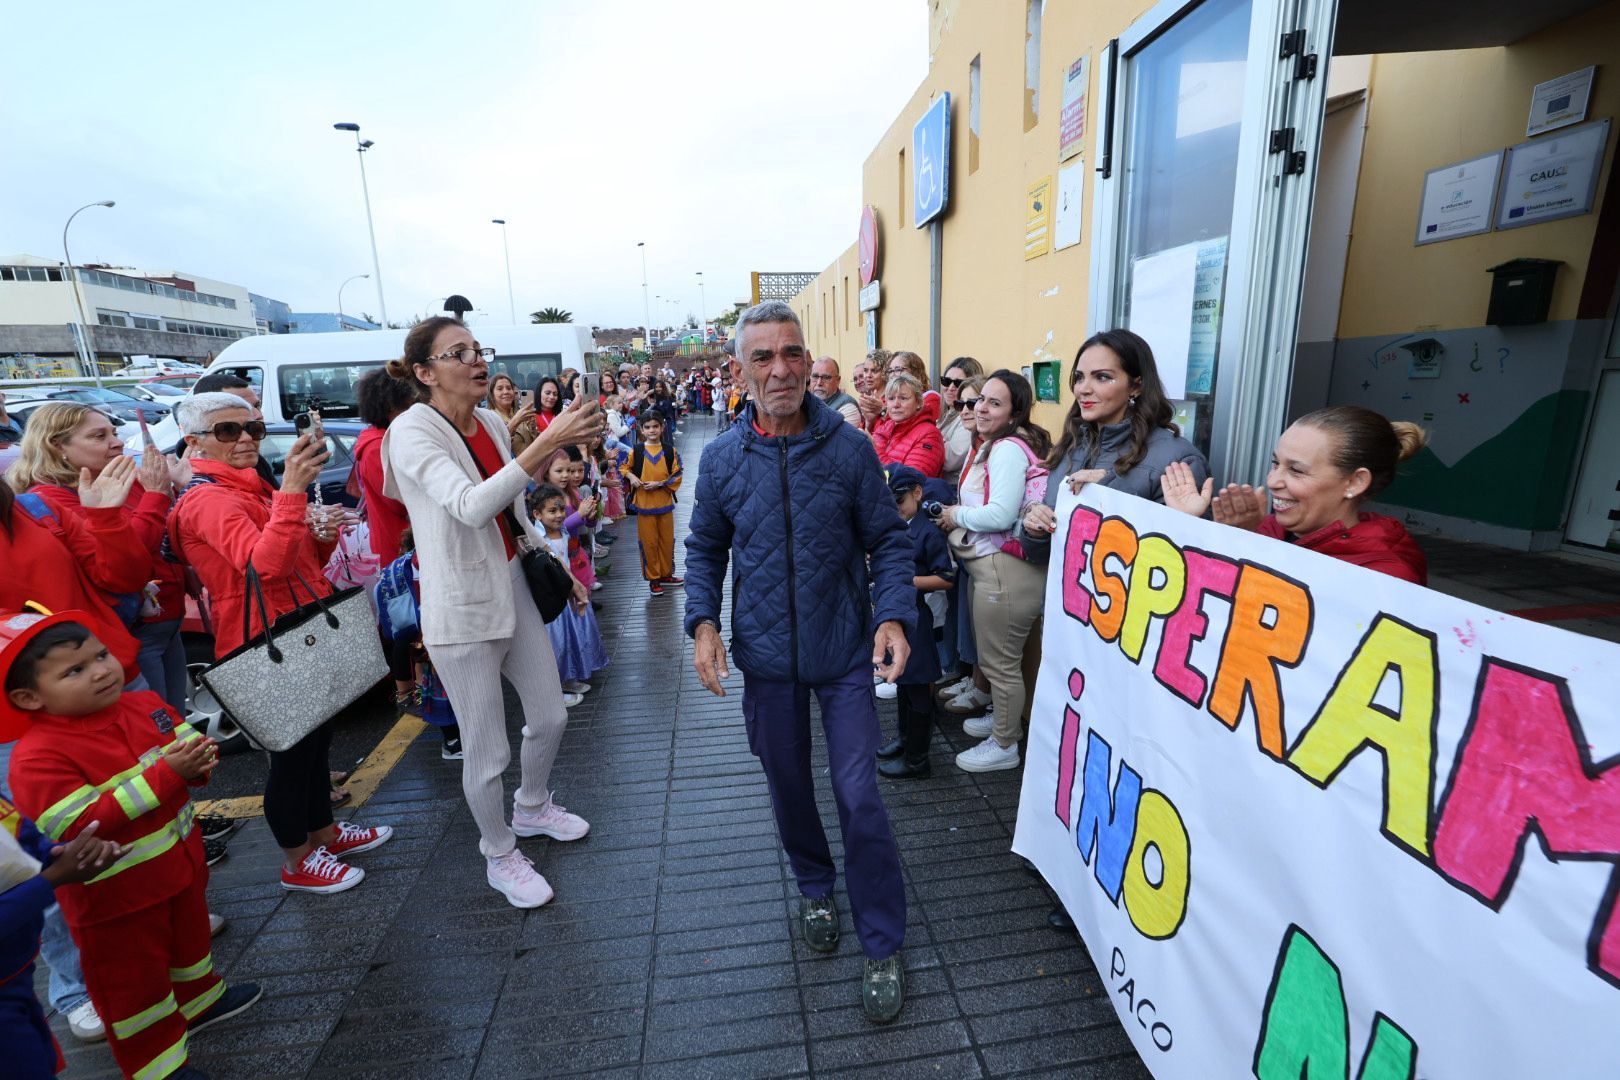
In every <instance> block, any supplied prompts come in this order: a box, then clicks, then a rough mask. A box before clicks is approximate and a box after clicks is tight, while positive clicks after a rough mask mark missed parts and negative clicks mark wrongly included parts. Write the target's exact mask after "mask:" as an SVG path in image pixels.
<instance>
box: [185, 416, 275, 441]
mask: <svg viewBox="0 0 1620 1080" xmlns="http://www.w3.org/2000/svg"><path fill="white" fill-rule="evenodd" d="M264 430H265V428H264V421H263V420H248V421H241V420H221V421H220V422H219V423H217V424H215V425H214V426H213V427H211V428H207V429H205V430H203V431H193V432H192V434H193V435H212V436H213V437H214V438H216V439H218V440H219V441H220V442H235V441H236V440H237V439H240V438H241V437H242V432H244V431H245V432H247V433H248V438H250V439H252V440H253V441H254V442H258V441H259V440H260V439H262V438H264Z"/></svg>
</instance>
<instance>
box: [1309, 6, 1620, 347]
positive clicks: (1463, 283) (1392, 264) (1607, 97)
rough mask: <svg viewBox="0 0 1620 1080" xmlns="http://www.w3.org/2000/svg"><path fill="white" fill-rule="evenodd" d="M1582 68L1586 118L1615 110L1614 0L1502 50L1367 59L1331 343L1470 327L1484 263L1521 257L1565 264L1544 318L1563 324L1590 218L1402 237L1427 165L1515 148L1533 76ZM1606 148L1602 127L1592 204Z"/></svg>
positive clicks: (1576, 289) (1617, 33)
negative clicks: (1365, 98)
mask: <svg viewBox="0 0 1620 1080" xmlns="http://www.w3.org/2000/svg"><path fill="white" fill-rule="evenodd" d="M1589 64H1598V65H1599V70H1598V73H1597V79H1596V81H1595V83H1594V84H1593V90H1594V93H1593V95H1592V102H1591V107H1590V109H1589V111H1588V114H1587V116H1588V119H1591V120H1596V119H1601V118H1603V117H1620V2H1617V3H1609V4H1605V5H1603V6H1602V7H1598V8H1595V9H1593V10H1591V11H1589V12H1587V13H1586V14H1584V15H1581V16H1578V17H1576V18H1573V19H1569V20H1567V21H1565V22H1562V23H1559V24H1557V25H1556V26H1554V27H1552V28H1551V29H1549V30H1546V31H1544V32H1542V33H1540V34H1536V35H1534V36H1532V37H1530V38H1527V39H1525V40H1524V41H1521V42H1518V43H1516V44H1514V45H1510V46H1507V47H1505V48H1491V49H1467V50H1459V51H1454V52H1431V53H1389V54H1385V55H1381V56H1379V57H1377V58H1376V60H1375V63H1374V66H1373V74H1372V87H1371V92H1370V94H1369V99H1370V109H1369V112H1368V123H1367V138H1366V144H1365V147H1364V148H1363V151H1362V158H1361V180H1360V185H1359V189H1358V191H1357V196H1356V211H1355V218H1354V226H1353V232H1352V236H1351V242H1350V255H1349V261H1348V264H1347V268H1346V275H1345V288H1344V299H1343V302H1342V305H1341V307H1340V311H1339V337H1340V338H1357V337H1367V336H1371V335H1375V334H1383V333H1388V332H1407V331H1413V330H1442V329H1455V328H1460V327H1470V326H1480V325H1482V324H1483V323H1484V322H1485V310H1486V305H1487V303H1488V300H1489V296H1490V276H1489V275H1488V274H1486V272H1485V271H1486V270H1487V269H1488V268H1490V267H1492V266H1495V265H1497V264H1498V263H1503V262H1506V261H1508V260H1509V259H1514V258H1520V257H1531V258H1540V259H1559V260H1562V261H1563V262H1564V264H1565V265H1564V266H1561V267H1559V269H1558V277H1557V283H1556V289H1555V291H1554V293H1553V303H1552V310H1551V312H1550V313H1549V315H1548V318H1549V320H1551V321H1555V322H1556V321H1560V320H1566V319H1573V318H1575V309H1576V303H1577V301H1578V299H1579V297H1580V292H1581V286H1582V284H1583V282H1584V281H1585V278H1586V265H1587V262H1588V259H1589V257H1590V255H1591V249H1592V238H1593V232H1594V230H1595V229H1596V227H1597V213H1596V212H1593V213H1590V214H1584V215H1582V216H1580V217H1571V218H1564V219H1563V220H1561V221H1553V222H1548V223H1546V224H1542V225H1528V226H1525V227H1523V228H1518V229H1508V230H1506V231H1502V232H1489V233H1482V234H1480V235H1478V236H1469V237H1463V238H1462V239H1458V240H1446V241H1443V242H1441V243H1437V244H1426V245H1424V246H1422V247H1415V246H1413V243H1412V240H1413V234H1414V232H1415V231H1416V228H1417V213H1418V199H1419V195H1420V192H1421V188H1422V184H1423V174H1424V172H1425V171H1427V170H1429V169H1433V168H1437V167H1439V166H1442V165H1446V164H1449V163H1451V162H1454V161H1462V160H1465V159H1467V158H1472V157H1477V156H1479V155H1480V154H1485V153H1489V152H1490V151H1492V150H1496V149H1501V148H1505V147H1510V146H1514V145H1516V144H1518V143H1522V142H1524V141H1525V135H1524V128H1525V121H1526V119H1527V116H1528V114H1529V111H1530V93H1531V89H1532V88H1533V87H1534V86H1535V84H1536V83H1538V82H1545V81H1546V80H1548V79H1552V78H1556V77H1557V76H1559V75H1564V74H1567V73H1569V72H1572V71H1576V70H1578V69H1580V68H1583V67H1586V66H1587V65H1589ZM1550 137H1551V136H1550V135H1543V136H1539V138H1550ZM1616 142H1620V133H1617V132H1615V131H1613V130H1611V131H1610V133H1609V147H1608V161H1607V162H1606V163H1605V165H1604V170H1603V175H1602V177H1600V178H1599V182H1598V199H1599V200H1601V199H1602V195H1603V191H1604V185H1605V184H1606V183H1607V178H1608V173H1609V169H1610V168H1612V167H1613V162H1614V153H1615V144H1616Z"/></svg>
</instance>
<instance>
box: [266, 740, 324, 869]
mask: <svg viewBox="0 0 1620 1080" xmlns="http://www.w3.org/2000/svg"><path fill="white" fill-rule="evenodd" d="M331 747H332V725H331V723H330V722H327V723H325V724H322V725H321V726H320V727H318V728H316V729H315V730H314V731H312V732H310V733H309V734H308V735H305V736H304V737H303V738H302V739H300V740H298V741H297V742H296V743H294V744H293V745H292V746H290V747H288V748H287V749H285V750H282V751H280V752H278V753H273V754H271V755H270V776H269V778H268V779H267V780H265V782H264V820H265V821H267V822H269V823H270V832H271V833H273V834H274V835H275V838H276V844H277V846H279V847H283V848H295V847H302V846H303V844H304V842H305V841H306V840H308V839H309V834H310V833H312V832H317V831H319V830H321V829H324V828H326V827H327V826H328V825H330V824H332V777H331V775H330V773H329V771H328V766H327V764H326V756H327V751H328V750H330V749H331Z"/></svg>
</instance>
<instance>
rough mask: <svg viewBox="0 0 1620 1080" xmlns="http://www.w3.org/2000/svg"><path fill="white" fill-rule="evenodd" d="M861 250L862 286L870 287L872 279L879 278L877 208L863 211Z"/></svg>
mask: <svg viewBox="0 0 1620 1080" xmlns="http://www.w3.org/2000/svg"><path fill="white" fill-rule="evenodd" d="M859 250H860V254H861V284H862V285H870V284H872V279H873V278H875V277H877V269H878V227H877V208H876V207H874V206H867V207H863V208H862V209H861V239H860V244H859Z"/></svg>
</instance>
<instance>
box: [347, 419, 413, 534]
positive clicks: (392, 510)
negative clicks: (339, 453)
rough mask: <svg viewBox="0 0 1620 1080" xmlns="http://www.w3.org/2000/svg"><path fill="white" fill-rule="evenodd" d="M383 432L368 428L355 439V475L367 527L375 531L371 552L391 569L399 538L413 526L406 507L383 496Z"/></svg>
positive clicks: (372, 531)
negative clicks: (362, 499)
mask: <svg viewBox="0 0 1620 1080" xmlns="http://www.w3.org/2000/svg"><path fill="white" fill-rule="evenodd" d="M383 434H384V432H383V429H382V428H380V427H367V428H366V430H364V431H362V432H361V433H360V437H359V438H357V439H355V440H354V449H353V450H352V451H351V453H352V454H353V455H354V472H355V475H356V476H358V477H359V478H360V491H361V493H362V494H363V495H364V496H365V500H366V525H367V527H368V528H369V530H370V532H371V553H372V554H373V555H375V556H377V558H379V559H381V560H382V564H383V565H384V566H387V565H388V564H389V563H391V562H393V561H394V560H395V559H397V558H399V539H400V536H401V534H403V533H404V532H405V529H406V528H407V527H408V526H409V525H410V523H411V518H410V515H409V514H407V513H406V512H405V504H404V503H402V502H400V501H399V500H398V499H390V498H389V497H388V496H387V495H384V494H383V467H382V441H383Z"/></svg>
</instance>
